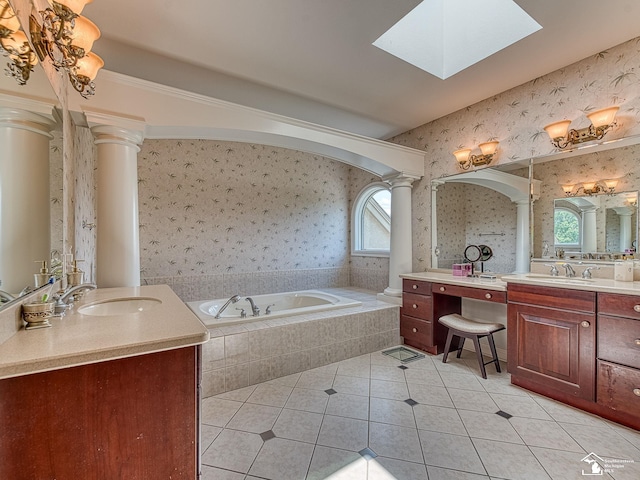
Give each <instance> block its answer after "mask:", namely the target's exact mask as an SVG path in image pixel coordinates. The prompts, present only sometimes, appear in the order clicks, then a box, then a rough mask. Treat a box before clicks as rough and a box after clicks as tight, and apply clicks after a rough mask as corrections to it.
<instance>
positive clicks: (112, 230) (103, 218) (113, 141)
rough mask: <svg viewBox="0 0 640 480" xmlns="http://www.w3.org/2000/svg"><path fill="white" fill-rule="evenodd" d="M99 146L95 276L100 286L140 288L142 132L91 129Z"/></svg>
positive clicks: (105, 127) (107, 126)
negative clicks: (139, 173) (139, 156)
mask: <svg viewBox="0 0 640 480" xmlns="http://www.w3.org/2000/svg"><path fill="white" fill-rule="evenodd" d="M91 132H92V133H93V135H94V137H95V144H96V145H97V146H98V160H97V185H98V191H97V204H98V208H97V216H96V224H97V227H96V231H97V244H96V250H97V254H96V257H97V258H96V277H97V279H96V280H97V281H96V283H97V285H98V287H132V286H139V285H140V237H139V222H138V152H139V151H140V148H139V147H138V145H139V144H140V143H142V139H143V135H142V132H141V131H136V130H130V129H126V128H121V127H117V126H111V125H96V126H93V127H91Z"/></svg>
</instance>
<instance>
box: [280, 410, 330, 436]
mask: <svg viewBox="0 0 640 480" xmlns="http://www.w3.org/2000/svg"><path fill="white" fill-rule="evenodd" d="M322 418H323V415H322V414H320V413H311V412H304V411H302V410H290V409H288V408H285V409H284V410H282V413H281V414H280V416H279V417H278V420H276V423H275V425H274V426H273V428H272V430H273V433H275V435H276V437H278V438H287V439H289V440H298V441H301V442H307V443H316V440H317V439H318V433H319V432H320V426H321V425H322Z"/></svg>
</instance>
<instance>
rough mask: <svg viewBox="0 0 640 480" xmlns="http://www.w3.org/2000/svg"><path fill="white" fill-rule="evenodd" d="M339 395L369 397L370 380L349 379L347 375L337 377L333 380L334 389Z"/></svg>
mask: <svg viewBox="0 0 640 480" xmlns="http://www.w3.org/2000/svg"><path fill="white" fill-rule="evenodd" d="M332 388H333V389H334V390H335V391H336V392H338V393H347V394H350V395H363V396H366V397H368V396H369V379H368V378H361V377H347V376H345V375H336V378H335V379H334V380H333V387H332Z"/></svg>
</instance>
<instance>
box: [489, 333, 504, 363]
mask: <svg viewBox="0 0 640 480" xmlns="http://www.w3.org/2000/svg"><path fill="white" fill-rule="evenodd" d="M487 340H489V348H491V355H492V356H493V361H494V362H495V364H496V371H497V372H498V373H500V372H501V371H502V370H500V360H498V354H497V352H496V344H495V343H494V342H493V334H491V333H490V334H489V335H488V337H487Z"/></svg>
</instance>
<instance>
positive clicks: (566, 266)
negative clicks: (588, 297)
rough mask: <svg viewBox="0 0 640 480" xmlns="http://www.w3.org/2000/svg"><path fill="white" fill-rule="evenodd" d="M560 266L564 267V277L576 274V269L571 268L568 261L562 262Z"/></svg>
mask: <svg viewBox="0 0 640 480" xmlns="http://www.w3.org/2000/svg"><path fill="white" fill-rule="evenodd" d="M562 266H563V267H564V270H565V276H566V277H569V278H571V277H575V276H576V271H575V270H574V269H573V267H572V266H571V264H570V263H563V264H562Z"/></svg>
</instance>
